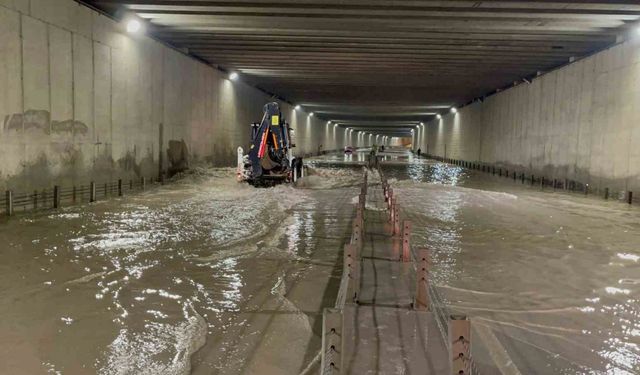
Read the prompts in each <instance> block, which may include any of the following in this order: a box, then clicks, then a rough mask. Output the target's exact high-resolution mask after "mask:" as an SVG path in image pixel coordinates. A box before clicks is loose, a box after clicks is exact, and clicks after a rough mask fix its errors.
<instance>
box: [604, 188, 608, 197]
mask: <svg viewBox="0 0 640 375" xmlns="http://www.w3.org/2000/svg"><path fill="white" fill-rule="evenodd" d="M604 199H605V200H606V199H609V188H604Z"/></svg>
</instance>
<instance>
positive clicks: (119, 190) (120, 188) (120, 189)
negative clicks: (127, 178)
mask: <svg viewBox="0 0 640 375" xmlns="http://www.w3.org/2000/svg"><path fill="white" fill-rule="evenodd" d="M118 196H119V197H121V196H122V180H121V179H120V180H118Z"/></svg>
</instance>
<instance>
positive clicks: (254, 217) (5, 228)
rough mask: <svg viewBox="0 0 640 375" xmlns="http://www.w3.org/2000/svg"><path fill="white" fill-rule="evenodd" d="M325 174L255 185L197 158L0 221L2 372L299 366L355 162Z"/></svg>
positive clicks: (346, 218)
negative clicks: (196, 162)
mask: <svg viewBox="0 0 640 375" xmlns="http://www.w3.org/2000/svg"><path fill="white" fill-rule="evenodd" d="M317 173H322V170H318V171H317ZM328 173H329V174H330V176H331V178H330V179H329V180H327V178H325V177H321V176H310V177H309V178H308V179H307V180H306V181H305V186H304V187H301V188H294V187H291V186H278V187H276V188H272V189H254V188H252V187H250V186H246V185H239V184H237V183H236V182H235V171H234V170H206V171H204V173H202V174H201V175H200V176H195V177H194V176H190V177H188V178H186V179H185V180H183V181H179V182H177V183H174V184H170V185H167V186H164V187H161V188H159V189H156V190H153V191H147V192H145V193H143V194H140V195H135V196H130V197H125V198H123V199H119V200H110V201H104V202H99V203H97V204H94V205H86V206H77V207H71V208H66V209H64V210H61V211H58V212H50V213H48V214H33V215H22V216H18V217H16V218H14V219H12V220H9V221H8V222H6V223H2V224H1V226H0V243H2V245H1V246H2V255H3V262H2V264H0V285H2V288H1V289H0V317H1V318H2V319H0V374H15V375H20V374H25V375H31V374H47V373H50V374H93V373H97V374H105V375H116V374H189V373H194V374H236V373H237V374H241V373H254V374H257V373H261V374H283V373H292V374H293V373H299V372H300V371H302V370H303V369H304V368H305V367H306V366H308V365H309V363H311V362H313V359H314V358H315V357H316V354H317V353H318V351H319V348H320V339H319V337H320V332H321V319H320V318H321V311H322V308H323V307H324V306H331V305H332V304H333V302H334V300H335V294H336V293H337V290H338V286H337V283H339V277H340V272H341V268H340V266H341V262H338V260H340V261H341V258H340V248H341V245H342V244H343V243H344V242H345V238H347V237H348V235H349V234H350V233H349V230H350V225H349V224H350V219H351V217H352V215H353V205H352V204H351V201H352V198H353V196H356V195H357V187H354V185H355V184H356V183H357V182H358V181H359V178H360V174H361V171H357V170H354V171H347V172H346V173H344V172H343V173H337V172H331V171H328ZM334 284H335V285H334ZM196 351H197V354H195V355H192V354H193V353H195V352H196ZM256 366H260V368H261V371H257V370H256Z"/></svg>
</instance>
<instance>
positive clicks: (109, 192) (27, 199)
mask: <svg viewBox="0 0 640 375" xmlns="http://www.w3.org/2000/svg"><path fill="white" fill-rule="evenodd" d="M156 182H159V180H157V181H156V180H154V179H153V178H150V179H147V178H145V177H141V178H137V179H129V180H122V179H119V180H117V181H109V182H103V183H95V182H90V183H88V184H84V185H74V186H58V185H56V186H53V187H51V188H47V189H38V190H34V191H33V192H14V191H13V190H7V191H5V195H4V199H1V200H0V212H2V213H4V215H5V216H12V215H14V214H16V213H18V212H28V211H39V210H49V209H57V208H60V207H63V206H71V205H76V204H82V203H91V202H95V201H97V200H102V199H107V198H109V197H116V196H123V195H124V194H131V193H133V192H136V191H143V190H145V189H146V188H147V187H148V186H149V185H153V184H155V183H156Z"/></svg>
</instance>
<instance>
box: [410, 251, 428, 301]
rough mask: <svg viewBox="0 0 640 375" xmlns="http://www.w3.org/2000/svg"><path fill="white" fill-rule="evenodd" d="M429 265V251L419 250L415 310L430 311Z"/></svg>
mask: <svg viewBox="0 0 640 375" xmlns="http://www.w3.org/2000/svg"><path fill="white" fill-rule="evenodd" d="M429 263H430V254H429V249H418V264H417V269H418V272H417V273H416V298H415V301H414V302H413V308H414V309H416V310H420V311H429Z"/></svg>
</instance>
